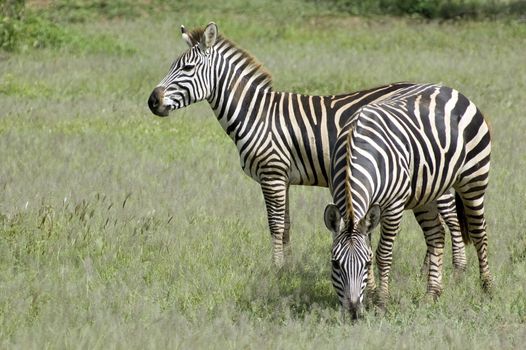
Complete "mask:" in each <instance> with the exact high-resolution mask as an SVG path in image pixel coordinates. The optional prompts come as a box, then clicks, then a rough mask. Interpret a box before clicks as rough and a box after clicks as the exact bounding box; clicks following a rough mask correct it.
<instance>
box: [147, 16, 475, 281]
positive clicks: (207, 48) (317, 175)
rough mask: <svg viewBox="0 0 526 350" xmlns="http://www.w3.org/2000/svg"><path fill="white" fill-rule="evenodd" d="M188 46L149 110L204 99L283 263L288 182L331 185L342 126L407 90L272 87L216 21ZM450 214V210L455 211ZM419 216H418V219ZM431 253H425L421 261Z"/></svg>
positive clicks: (445, 213)
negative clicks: (255, 191) (309, 92)
mask: <svg viewBox="0 0 526 350" xmlns="http://www.w3.org/2000/svg"><path fill="white" fill-rule="evenodd" d="M181 33H182V38H183V40H184V41H185V42H186V44H187V45H188V47H189V48H188V50H187V51H186V52H184V53H183V54H182V55H181V56H179V57H178V58H177V59H176V60H175V61H174V62H173V63H172V65H171V67H170V70H169V72H168V74H167V75H166V76H165V77H164V79H162V81H161V82H160V83H159V84H158V85H157V87H156V88H155V89H154V90H153V92H152V93H151V95H150V97H149V99H148V106H149V107H150V110H151V111H152V112H153V113H154V114H156V115H158V116H162V117H166V116H168V115H169V113H170V112H171V111H173V110H176V109H179V108H182V107H185V106H188V105H189V104H192V103H195V102H198V101H202V100H207V101H208V103H209V104H210V106H211V108H212V109H213V111H214V113H215V115H216V117H217V119H218V121H219V123H220V124H221V126H222V127H223V130H225V132H226V133H227V134H228V135H229V137H230V138H231V139H232V140H233V141H234V143H235V145H236V146H237V149H238V151H239V156H240V162H241V168H242V169H243V170H244V172H245V173H246V174H248V175H249V176H250V177H251V178H252V179H254V180H255V181H257V182H258V183H259V184H260V185H261V189H262V192H263V196H264V200H265V205H266V209H267V218H268V225H269V229H270V232H271V236H272V243H273V261H274V262H275V263H276V265H278V266H281V265H282V264H283V259H284V250H285V252H288V251H289V248H288V247H289V241H290V236H289V231H290V216H289V195H288V193H289V186H290V185H309V186H321V187H327V186H328V179H329V166H330V154H331V152H332V150H333V148H334V143H335V141H336V137H337V135H338V133H339V132H340V130H341V128H342V126H343V125H344V124H345V123H346V122H347V120H348V119H349V118H351V117H352V115H353V114H354V113H355V112H356V111H357V110H358V109H359V108H360V107H361V106H363V105H365V104H367V103H371V102H374V101H379V100H382V99H386V98H389V97H390V96H393V95H395V94H398V93H400V92H401V91H404V90H405V89H411V88H412V87H413V86H414V84H411V83H394V84H389V85H385V86H381V87H378V88H374V89H369V90H365V91H359V92H355V93H351V94H346V95H338V96H305V95H299V94H294V93H288V92H276V91H273V90H272V81H271V76H270V74H269V73H268V72H266V71H265V70H264V69H263V68H262V67H261V64H259V63H258V62H257V61H256V60H255V59H254V58H253V57H252V56H251V55H250V54H248V53H247V52H246V51H245V50H243V49H241V48H239V47H238V46H237V45H235V44H234V43H233V42H232V41H230V40H228V39H226V38H224V37H222V36H220V35H219V34H218V29H217V26H216V24H215V23H213V22H211V23H210V24H208V26H206V28H205V29H202V28H199V29H195V30H193V31H188V30H186V29H185V27H184V26H182V27H181ZM441 200H442V201H443V203H444V209H443V210H442V211H441V214H442V217H443V218H449V219H448V220H446V223H447V224H448V226H449V228H450V231H451V235H452V246H453V265H454V266H455V268H456V269H458V270H463V269H464V268H465V266H466V258H465V252H464V244H463V242H462V238H461V234H460V229H459V227H458V222H457V221H456V219H455V215H454V211H452V209H451V208H453V207H454V202H453V197H452V196H451V195H448V194H446V195H445V196H444V197H442V198H441ZM452 213H453V214H452ZM417 219H418V217H417ZM428 260H429V259H428V258H426V261H428Z"/></svg>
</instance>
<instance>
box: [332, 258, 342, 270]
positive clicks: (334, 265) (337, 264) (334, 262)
mask: <svg viewBox="0 0 526 350" xmlns="http://www.w3.org/2000/svg"><path fill="white" fill-rule="evenodd" d="M331 262H332V268H333V269H336V270H339V269H340V264H339V263H338V260H331Z"/></svg>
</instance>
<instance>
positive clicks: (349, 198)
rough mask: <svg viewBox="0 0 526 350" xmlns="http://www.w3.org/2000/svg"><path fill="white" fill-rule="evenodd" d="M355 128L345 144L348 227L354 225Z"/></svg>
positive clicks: (346, 214)
mask: <svg viewBox="0 0 526 350" xmlns="http://www.w3.org/2000/svg"><path fill="white" fill-rule="evenodd" d="M353 129H354V128H353V127H351V128H349V133H348V134H347V139H346V143H345V210H346V212H345V221H347V222H346V224H347V225H353V224H354V209H353V206H352V192H351V137H352V132H353Z"/></svg>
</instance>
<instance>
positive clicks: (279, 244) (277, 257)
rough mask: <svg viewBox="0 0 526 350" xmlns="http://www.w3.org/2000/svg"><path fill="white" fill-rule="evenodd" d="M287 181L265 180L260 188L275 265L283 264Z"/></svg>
mask: <svg viewBox="0 0 526 350" xmlns="http://www.w3.org/2000/svg"><path fill="white" fill-rule="evenodd" d="M287 188H288V186H287V183H286V182H284V181H282V180H273V181H270V180H267V181H262V182H261V190H262V191H263V197H264V198H265V206H266V208H267V219H268V226H269V229H270V234H271V236H272V262H273V263H274V264H275V265H276V266H277V267H282V266H283V264H284V260H285V259H284V249H283V248H284V244H283V243H284V237H285V231H286V227H287V226H290V222H289V224H286V221H287V220H286V219H285V218H286V216H288V215H286V213H287V193H288V191H287ZM286 239H287V242H286V244H288V241H289V234H288V229H287V234H286Z"/></svg>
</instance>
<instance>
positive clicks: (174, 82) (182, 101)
mask: <svg viewBox="0 0 526 350" xmlns="http://www.w3.org/2000/svg"><path fill="white" fill-rule="evenodd" d="M181 32H182V37H183V40H184V41H185V42H186V44H187V45H188V46H189V49H188V50H187V51H186V52H184V53H183V54H182V55H181V56H179V57H178V58H177V59H176V60H175V61H174V62H173V63H172V66H171V67H170V70H169V72H168V74H167V75H166V76H165V77H164V79H163V80H161V82H160V83H159V85H157V87H156V88H155V89H154V90H153V91H152V93H151V95H150V98H149V99H148V106H149V107H150V110H151V111H152V113H154V114H155V115H158V116H160V117H166V116H168V114H169V113H170V111H172V110H174V109H178V108H182V107H186V106H188V105H190V104H192V103H195V102H198V101H202V100H204V99H206V98H208V97H209V96H210V95H211V93H212V82H211V80H212V78H213V76H212V75H213V74H212V69H211V66H212V62H213V60H214V55H215V50H214V47H213V46H214V44H215V43H216V41H217V38H218V32H217V25H216V24H215V23H213V22H210V23H209V24H208V25H207V26H206V28H205V29H204V30H196V31H193V32H191V33H190V32H188V31H187V30H186V29H185V27H184V26H181Z"/></svg>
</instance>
